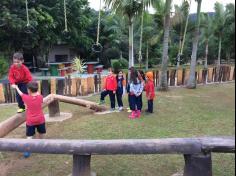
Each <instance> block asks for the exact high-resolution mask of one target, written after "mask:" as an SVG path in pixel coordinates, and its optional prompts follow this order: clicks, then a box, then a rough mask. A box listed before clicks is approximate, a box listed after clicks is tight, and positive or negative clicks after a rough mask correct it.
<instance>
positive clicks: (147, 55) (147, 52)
mask: <svg viewBox="0 0 236 176" xmlns="http://www.w3.org/2000/svg"><path fill="white" fill-rule="evenodd" d="M148 57H149V48H148V43H147V51H146V71H148Z"/></svg>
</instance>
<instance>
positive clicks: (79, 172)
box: [72, 155, 91, 176]
mask: <svg viewBox="0 0 236 176" xmlns="http://www.w3.org/2000/svg"><path fill="white" fill-rule="evenodd" d="M90 161H91V155H73V171H72V176H91V168H90Z"/></svg>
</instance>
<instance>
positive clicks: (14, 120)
mask: <svg viewBox="0 0 236 176" xmlns="http://www.w3.org/2000/svg"><path fill="white" fill-rule="evenodd" d="M58 101H61V102H65V103H69V104H75V105H79V106H83V107H87V108H89V109H92V110H94V111H96V112H101V111H106V110H107V108H106V107H105V106H99V105H97V104H96V103H94V102H91V101H87V100H81V99H76V98H71V97H66V96H61V95H55V94H50V95H48V96H47V97H45V98H44V99H43V102H44V104H43V108H45V107H47V106H49V114H51V116H50V117H54V115H58V114H60V111H59V104H58ZM50 105H51V106H50ZM53 106H57V107H53ZM25 120H26V117H25V113H20V114H16V115H14V116H12V117H10V118H9V119H7V120H5V121H3V122H1V123H0V138H3V137H5V136H6V135H7V134H9V133H10V132H11V131H13V130H14V129H16V128H17V127H19V126H20V125H21V124H23V123H24V122H25Z"/></svg>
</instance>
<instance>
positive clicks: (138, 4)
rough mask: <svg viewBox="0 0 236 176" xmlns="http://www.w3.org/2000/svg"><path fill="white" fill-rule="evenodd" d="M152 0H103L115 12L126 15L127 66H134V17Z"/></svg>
mask: <svg viewBox="0 0 236 176" xmlns="http://www.w3.org/2000/svg"><path fill="white" fill-rule="evenodd" d="M151 2H152V0H144V1H140V0H105V3H106V5H107V6H109V7H111V8H112V9H113V10H114V11H115V12H117V13H120V14H122V15H124V16H127V17H128V25H129V67H132V66H134V39H133V38H134V35H133V31H134V29H133V26H134V17H135V16H136V15H137V14H138V13H139V12H140V11H141V10H142V7H143V4H144V6H149V5H150V4H151Z"/></svg>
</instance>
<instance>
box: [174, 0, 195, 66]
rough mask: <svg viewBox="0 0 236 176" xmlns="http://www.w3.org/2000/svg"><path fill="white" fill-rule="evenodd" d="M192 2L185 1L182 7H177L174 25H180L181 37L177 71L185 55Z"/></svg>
mask: <svg viewBox="0 0 236 176" xmlns="http://www.w3.org/2000/svg"><path fill="white" fill-rule="evenodd" d="M190 6H191V0H190V1H189V2H188V0H183V2H182V4H181V6H177V5H175V16H174V17H173V19H172V25H173V26H175V25H180V35H179V50H178V55H177V65H176V70H178V68H179V65H180V57H181V55H182V54H183V49H184V44H185V38H186V34H187V28H188V21H189V12H190Z"/></svg>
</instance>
